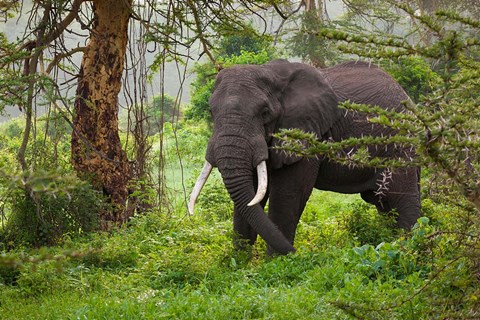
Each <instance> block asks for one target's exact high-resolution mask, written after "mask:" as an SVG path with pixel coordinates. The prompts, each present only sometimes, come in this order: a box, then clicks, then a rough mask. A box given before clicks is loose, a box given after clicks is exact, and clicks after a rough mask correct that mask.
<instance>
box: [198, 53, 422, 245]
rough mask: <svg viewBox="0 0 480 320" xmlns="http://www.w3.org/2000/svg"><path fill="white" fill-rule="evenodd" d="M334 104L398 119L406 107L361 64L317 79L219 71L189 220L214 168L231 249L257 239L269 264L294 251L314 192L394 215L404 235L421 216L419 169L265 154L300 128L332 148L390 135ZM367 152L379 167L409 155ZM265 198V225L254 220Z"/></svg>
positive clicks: (389, 81)
mask: <svg viewBox="0 0 480 320" xmlns="http://www.w3.org/2000/svg"><path fill="white" fill-rule="evenodd" d="M343 100H350V101H352V102H355V103H364V104H372V105H377V106H380V107H382V108H388V109H396V110H398V111H401V110H403V109H404V104H403V102H405V101H407V100H409V98H408V96H407V95H406V93H405V92H404V90H403V89H402V88H401V87H400V85H399V84H398V83H397V82H395V80H394V79H393V78H391V77H390V76H389V75H388V74H387V73H385V72H384V71H382V70H381V69H380V68H379V67H377V66H375V65H372V64H368V63H364V62H347V63H343V64H340V65H338V66H335V67H332V68H328V69H316V68H314V67H311V66H308V65H305V64H302V63H290V62H288V61H286V60H275V61H272V62H270V63H267V64H264V65H260V66H258V65H243V66H234V67H231V68H227V69H224V70H221V71H220V72H219V74H218V76H217V78H216V82H215V88H214V92H213V94H212V96H211V98H210V101H209V103H210V107H211V113H212V118H213V124H214V125H213V135H212V137H211V138H210V140H209V143H208V147H207V152H206V163H205V166H204V170H203V171H202V173H201V174H200V177H199V179H198V180H197V183H196V185H195V187H194V190H193V192H192V195H191V197H190V202H189V210H190V212H193V207H194V204H195V200H196V199H197V197H198V195H199V193H200V190H201V188H202V186H203V184H204V183H205V181H206V178H207V177H208V175H209V173H210V171H211V170H212V166H213V167H218V169H219V171H220V173H221V175H222V179H223V182H224V184H225V186H226V188H227V190H228V192H229V194H230V197H231V198H232V200H233V202H234V218H233V220H234V231H235V232H236V234H237V237H238V239H240V240H248V242H249V243H250V244H253V243H254V242H255V240H256V238H257V234H259V235H260V236H261V237H262V238H263V239H264V240H265V241H266V242H267V244H268V253H269V254H273V253H280V254H287V253H289V252H294V251H295V248H294V247H293V241H294V237H295V232H296V228H297V224H298V222H299V219H300V216H301V214H302V212H303V209H304V207H305V204H306V202H307V200H308V198H309V196H310V194H311V192H312V190H313V188H317V189H320V190H329V191H335V192H341V193H360V194H361V196H362V199H364V200H365V201H367V202H369V203H372V204H375V205H376V207H377V209H378V210H379V211H381V212H387V211H391V210H392V209H395V210H396V211H397V213H398V217H397V224H398V226H400V227H405V228H409V227H411V226H412V225H413V224H414V223H415V222H416V220H417V218H418V217H419V216H420V191H419V168H417V167H408V168H402V169H394V170H392V171H389V172H388V173H387V172H385V171H384V170H381V169H374V168H359V167H356V168H351V167H348V166H344V165H340V164H338V163H336V162H333V161H331V160H329V159H327V158H325V157H322V156H321V155H319V156H318V157H316V158H301V157H297V156H291V155H287V154H285V153H283V152H279V151H277V150H276V149H273V148H272V146H275V145H277V144H278V143H279V141H278V140H277V139H276V138H274V137H272V134H274V133H276V132H277V131H278V130H279V129H281V128H299V129H302V130H303V131H306V132H312V133H315V134H316V136H317V137H318V138H319V139H329V140H333V141H339V140H342V139H344V138H348V137H360V136H365V135H373V136H379V135H392V134H395V131H394V130H393V129H390V128H385V127H383V126H380V125H373V124H372V123H371V122H369V121H368V120H367V116H366V115H364V114H361V113H357V112H352V111H348V112H346V111H345V110H344V109H341V108H339V107H338V103H339V102H340V101H343ZM369 152H370V154H371V155H372V156H387V157H390V156H391V157H394V156H398V155H408V156H412V155H413V153H414V151H413V150H410V149H409V150H406V149H405V150H404V149H400V148H395V147H393V146H390V147H382V148H375V147H374V146H369ZM255 169H256V170H255ZM267 176H268V177H267ZM386 180H388V181H386ZM267 181H268V182H267ZM379 188H384V189H385V190H379ZM267 198H268V199H269V208H268V217H267V215H266V214H264V210H263V208H264V206H265V204H266V202H267ZM252 199H253V200H252ZM241 242H242V241H236V243H241ZM244 242H245V241H244Z"/></svg>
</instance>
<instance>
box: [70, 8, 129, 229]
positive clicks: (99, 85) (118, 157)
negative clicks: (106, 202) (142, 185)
mask: <svg viewBox="0 0 480 320" xmlns="http://www.w3.org/2000/svg"><path fill="white" fill-rule="evenodd" d="M131 4H132V0H123V1H117V0H95V1H93V12H94V22H93V27H92V30H91V33H90V39H89V42H88V44H87V47H86V50H85V53H84V56H83V60H82V65H81V68H80V74H79V78H78V86H77V95H76V99H75V113H74V118H73V124H74V130H73V133H72V146H71V151H72V163H73V166H74V168H75V170H76V171H77V173H78V175H79V176H80V177H81V178H83V179H88V180H89V181H91V182H92V184H93V185H94V187H96V188H98V189H99V190H102V191H103V192H104V194H105V195H107V196H108V197H110V200H111V202H112V204H113V205H114V208H113V210H111V211H108V212H105V213H103V216H102V217H100V218H101V221H102V227H103V228H104V229H107V228H109V227H110V226H111V225H112V224H121V223H123V222H125V221H126V220H127V219H128V218H129V215H130V213H128V212H126V210H125V203H126V200H127V197H128V182H129V180H130V178H131V176H132V173H131V171H132V170H131V167H130V165H129V162H128V159H127V156H126V153H125V151H124V150H123V149H122V146H121V143H120V137H119V134H118V94H119V92H120V89H121V84H122V82H121V79H122V73H123V68H124V60H125V54H126V48H127V40H128V22H129V18H130V10H131Z"/></svg>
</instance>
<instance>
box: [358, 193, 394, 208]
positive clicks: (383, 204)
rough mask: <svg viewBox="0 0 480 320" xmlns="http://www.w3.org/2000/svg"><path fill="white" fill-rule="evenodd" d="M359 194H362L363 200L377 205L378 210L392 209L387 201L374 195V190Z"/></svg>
mask: <svg viewBox="0 0 480 320" xmlns="http://www.w3.org/2000/svg"><path fill="white" fill-rule="evenodd" d="M360 195H361V196H362V199H363V201H365V202H367V203H370V204H373V205H375V207H377V210H378V212H380V213H388V212H390V211H392V208H391V207H390V205H389V204H388V202H387V201H382V198H381V197H379V196H377V195H375V192H374V191H372V190H368V191H365V192H362V193H360Z"/></svg>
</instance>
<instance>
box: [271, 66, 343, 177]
mask: <svg viewBox="0 0 480 320" xmlns="http://www.w3.org/2000/svg"><path fill="white" fill-rule="evenodd" d="M269 65H270V66H271V68H272V69H273V70H274V71H275V72H277V73H278V75H279V76H280V78H282V79H284V80H285V81H284V83H283V89H282V95H281V98H280V101H281V104H282V109H283V112H282V114H283V115H282V117H281V119H279V122H278V127H277V131H278V130H280V129H289V128H298V129H301V130H303V131H305V132H310V133H315V134H316V135H317V137H318V138H319V139H322V138H325V137H326V136H327V135H328V132H329V131H330V129H331V128H332V126H333V125H334V123H335V122H336V121H337V120H338V119H339V118H340V117H341V116H342V111H341V109H340V108H338V99H337V96H336V95H335V93H334V92H333V90H332V88H331V87H330V85H329V84H328V82H327V81H326V80H325V78H324V77H323V76H322V74H321V73H320V72H319V70H317V69H315V68H314V67H311V66H308V65H305V64H302V63H289V62H286V61H284V60H279V61H274V62H272V63H270V64H269ZM280 143H281V142H280V141H279V140H278V139H276V138H274V139H273V141H272V146H278V145H279V144H280ZM270 160H271V165H272V167H273V168H280V167H282V166H284V165H289V164H293V163H295V162H298V161H300V160H301V157H298V156H294V155H286V154H285V153H284V152H280V151H278V150H274V149H272V152H271V153H270Z"/></svg>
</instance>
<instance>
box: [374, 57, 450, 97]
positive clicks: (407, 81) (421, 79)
mask: <svg viewBox="0 0 480 320" xmlns="http://www.w3.org/2000/svg"><path fill="white" fill-rule="evenodd" d="M380 65H381V66H382V67H383V68H384V69H385V70H386V71H387V72H388V73H389V74H390V75H392V76H393V78H395V80H397V81H398V83H400V85H401V86H402V87H403V88H404V89H405V91H406V92H407V94H408V96H409V97H410V98H412V100H413V101H415V102H419V101H420V99H421V98H422V97H424V96H425V95H427V94H429V93H431V92H432V91H433V90H434V89H435V88H436V87H437V86H438V85H439V84H440V82H441V78H440V76H439V75H438V74H436V73H435V72H434V71H433V70H432V68H431V67H430V64H429V63H428V62H427V61H426V60H425V59H423V58H421V57H418V56H412V57H402V58H399V59H398V60H397V61H394V62H392V61H389V62H386V61H380Z"/></svg>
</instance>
